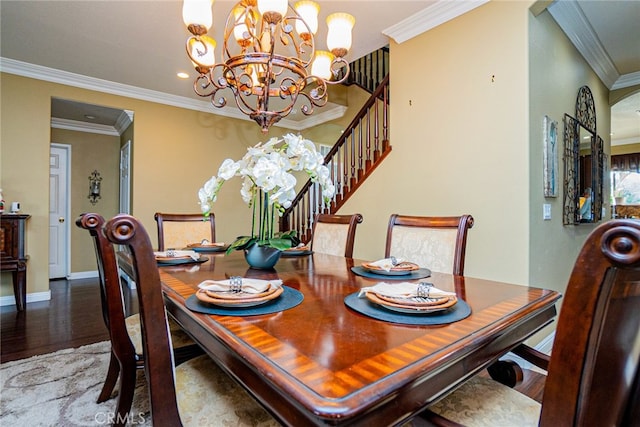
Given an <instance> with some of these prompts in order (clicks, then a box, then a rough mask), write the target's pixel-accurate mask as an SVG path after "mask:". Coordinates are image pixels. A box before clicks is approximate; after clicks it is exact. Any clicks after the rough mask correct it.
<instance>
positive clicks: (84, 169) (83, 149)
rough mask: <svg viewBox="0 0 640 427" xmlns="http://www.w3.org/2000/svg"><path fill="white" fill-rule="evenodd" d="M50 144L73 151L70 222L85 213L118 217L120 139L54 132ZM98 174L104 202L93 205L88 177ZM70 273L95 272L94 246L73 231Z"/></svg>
mask: <svg viewBox="0 0 640 427" xmlns="http://www.w3.org/2000/svg"><path fill="white" fill-rule="evenodd" d="M51 142H53V143H58V144H66V145H69V146H70V147H71V150H70V154H71V192H70V194H69V197H70V202H71V214H70V215H69V218H67V221H71V224H72V225H73V224H74V221H75V219H76V218H77V217H78V216H79V215H80V214H81V213H83V212H96V213H99V214H100V215H102V216H103V217H105V218H111V217H113V216H114V215H115V214H117V213H118V205H119V190H120V184H119V173H118V168H119V164H120V138H119V137H118V136H109V135H100V134H95V133H87V132H76V131H71V130H64V129H51ZM94 170H97V171H98V173H100V176H101V177H102V181H101V182H100V184H101V191H100V196H101V198H100V199H98V200H97V202H96V204H95V205H92V204H91V202H90V201H89V199H88V198H87V196H88V195H89V175H91V173H92V172H93V171H94ZM70 246H71V247H70V249H71V260H70V261H71V272H72V273H78V272H86V271H95V270H96V257H95V252H94V249H93V244H92V242H91V240H90V239H89V238H88V234H87V232H86V231H84V230H81V229H80V228H78V227H75V226H72V227H71V245H70Z"/></svg>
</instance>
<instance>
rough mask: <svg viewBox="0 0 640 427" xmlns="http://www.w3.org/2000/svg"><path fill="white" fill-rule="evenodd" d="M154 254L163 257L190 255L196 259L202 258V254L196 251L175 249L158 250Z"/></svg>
mask: <svg viewBox="0 0 640 427" xmlns="http://www.w3.org/2000/svg"><path fill="white" fill-rule="evenodd" d="M171 254H173V255H171ZM154 255H155V256H156V257H162V258H179V257H185V256H190V257H191V258H193V260H194V261H197V260H199V259H200V254H199V253H198V252H196V251H173V250H172V251H157V252H154Z"/></svg>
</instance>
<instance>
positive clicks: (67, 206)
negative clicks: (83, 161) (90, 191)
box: [49, 142, 71, 279]
mask: <svg viewBox="0 0 640 427" xmlns="http://www.w3.org/2000/svg"><path fill="white" fill-rule="evenodd" d="M54 147H55V148H58V149H61V150H63V152H64V153H65V154H66V158H67V167H66V171H65V172H66V180H65V182H64V183H62V185H63V187H64V188H63V189H62V190H63V191H64V194H66V196H67V197H66V203H64V207H63V208H64V218H65V221H64V223H63V227H64V241H63V243H64V253H63V256H64V266H63V268H64V271H63V274H64V277H65V278H66V279H69V272H70V271H71V245H70V242H71V226H70V218H69V213H70V212H71V197H70V195H71V145H70V144H60V143H57V142H52V143H51V144H50V146H49V155H51V148H54ZM49 207H51V191H49ZM49 250H51V246H50V245H49ZM49 276H51V274H50V273H49ZM49 279H51V277H49Z"/></svg>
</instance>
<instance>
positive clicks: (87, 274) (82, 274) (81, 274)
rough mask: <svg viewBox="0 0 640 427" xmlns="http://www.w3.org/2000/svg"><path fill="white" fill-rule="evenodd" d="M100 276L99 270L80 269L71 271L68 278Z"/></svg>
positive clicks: (93, 277)
mask: <svg viewBox="0 0 640 427" xmlns="http://www.w3.org/2000/svg"><path fill="white" fill-rule="evenodd" d="M97 277H98V270H94V271H79V272H77V273H69V276H67V279H69V280H76V279H95V278H97Z"/></svg>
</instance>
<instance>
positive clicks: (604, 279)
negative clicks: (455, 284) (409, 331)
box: [422, 219, 640, 427]
mask: <svg viewBox="0 0 640 427" xmlns="http://www.w3.org/2000/svg"><path fill="white" fill-rule="evenodd" d="M638 313H640V222H638V221H634V220H627V219H622V220H612V221H608V222H605V223H603V224H601V225H600V226H598V227H597V228H596V229H595V230H593V231H592V232H591V234H590V235H589V236H588V237H587V239H586V241H585V243H584V245H583V247H582V249H581V251H580V253H579V255H578V258H577V260H576V262H575V265H574V267H573V271H572V273H571V276H570V278H569V283H568V285H567V289H566V293H565V296H564V302H563V303H562V310H561V311H560V315H559V319H558V326H557V329H556V335H555V341H554V345H553V351H552V353H551V356H550V361H549V365H548V366H549V369H548V372H547V376H546V378H545V385H544V394H543V398H542V404H541V405H540V404H538V403H537V402H535V401H533V400H532V399H529V398H527V397H526V396H524V395H521V394H519V393H518V392H516V391H515V390H513V389H511V388H509V387H506V386H504V385H502V384H499V383H497V382H495V381H492V380H490V379H487V378H478V377H474V378H473V379H472V380H470V381H468V382H466V383H464V384H463V385H462V386H461V387H460V388H458V389H457V390H456V391H454V392H453V393H451V394H449V395H448V396H446V397H445V398H444V399H442V400H441V401H439V402H437V403H436V404H434V405H432V406H430V407H429V409H428V411H427V412H426V413H424V414H423V415H422V418H424V419H426V420H428V421H429V422H430V423H431V424H432V425H449V426H451V425H460V424H462V425H468V426H479V425H482V426H485V425H518V426H527V425H535V426H537V425H540V426H542V427H555V426H636V427H637V426H639V425H640V368H639V365H640V315H638ZM443 418H444V419H443ZM450 422H456V423H458V424H450ZM538 423H539V424H538Z"/></svg>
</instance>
